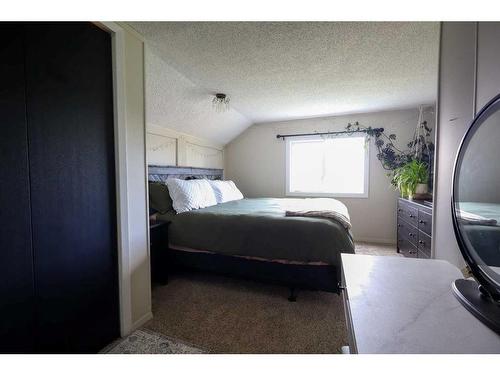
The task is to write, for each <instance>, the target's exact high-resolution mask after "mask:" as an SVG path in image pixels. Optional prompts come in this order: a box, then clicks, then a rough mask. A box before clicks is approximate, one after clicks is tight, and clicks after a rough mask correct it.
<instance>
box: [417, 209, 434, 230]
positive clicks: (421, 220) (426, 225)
mask: <svg viewBox="0 0 500 375" xmlns="http://www.w3.org/2000/svg"><path fill="white" fill-rule="evenodd" d="M418 229H420V230H421V231H422V232H424V233H426V234H428V235H429V236H431V235H432V214H430V213H427V212H425V211H423V210H418Z"/></svg>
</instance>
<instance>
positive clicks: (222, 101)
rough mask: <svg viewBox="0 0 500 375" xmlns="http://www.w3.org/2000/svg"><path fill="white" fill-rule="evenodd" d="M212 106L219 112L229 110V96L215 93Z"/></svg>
mask: <svg viewBox="0 0 500 375" xmlns="http://www.w3.org/2000/svg"><path fill="white" fill-rule="evenodd" d="M212 106H213V107H214V110H215V112H217V113H222V112H226V111H229V98H228V97H227V95H226V94H221V93H218V94H215V97H214V98H213V100H212Z"/></svg>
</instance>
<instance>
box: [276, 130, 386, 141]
mask: <svg viewBox="0 0 500 375" xmlns="http://www.w3.org/2000/svg"><path fill="white" fill-rule="evenodd" d="M370 130H371V131H373V132H383V131H384V128H374V129H370ZM367 131H368V129H355V130H343V131H338V132H323V133H301V134H278V135H276V138H278V139H279V138H283V140H285V138H292V137H306V136H309V135H338V134H352V133H366V132H367Z"/></svg>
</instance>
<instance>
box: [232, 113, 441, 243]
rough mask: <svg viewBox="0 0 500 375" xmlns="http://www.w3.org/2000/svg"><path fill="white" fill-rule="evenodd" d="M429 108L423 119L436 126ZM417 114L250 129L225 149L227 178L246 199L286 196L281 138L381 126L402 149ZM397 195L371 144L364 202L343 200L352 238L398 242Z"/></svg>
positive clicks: (286, 123)
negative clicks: (348, 127)
mask: <svg viewBox="0 0 500 375" xmlns="http://www.w3.org/2000/svg"><path fill="white" fill-rule="evenodd" d="M433 112H434V111H433V108H430V109H427V110H426V112H425V117H424V118H425V119H426V120H427V121H428V123H429V125H430V126H431V127H434V123H435V120H434V113H433ZM417 120H418V109H417V108H415V109H408V110H398V111H387V112H377V113H362V114H355V115H347V116H339V117H323V118H311V119H304V120H293V121H284V122H275V123H267V124H257V125H253V126H251V127H250V128H249V129H247V130H246V131H245V132H244V133H243V134H241V135H240V136H239V137H237V138H236V139H235V140H233V141H232V142H231V143H229V144H228V145H227V146H226V148H225V173H226V177H227V178H229V179H233V180H234V181H235V182H236V184H237V185H238V187H239V188H240V189H241V190H242V192H243V194H245V195H246V196H248V197H283V196H285V142H284V141H283V140H281V139H277V138H276V135H277V134H279V133H281V134H284V133H302V132H314V131H329V130H332V131H333V130H344V128H345V126H346V125H347V123H348V122H351V123H352V122H355V121H358V122H359V123H360V124H362V125H364V126H372V127H383V128H385V129H386V131H387V134H390V133H395V134H396V136H397V141H396V143H397V144H398V145H401V146H402V147H404V146H405V145H406V144H407V143H408V142H409V141H410V140H411V137H412V135H413V131H414V129H415V127H416V125H417ZM397 197H398V193H397V192H396V191H395V190H394V189H393V188H392V187H391V185H390V180H389V178H388V177H387V171H385V170H384V169H383V168H382V166H381V164H380V162H379V161H378V159H377V158H376V147H375V145H374V144H373V141H372V142H371V144H370V186H369V197H368V198H342V199H340V198H339V200H341V201H342V202H344V203H345V204H346V205H347V207H348V209H349V213H350V215H351V220H352V223H353V234H354V237H355V239H357V240H364V241H376V242H386V243H395V242H396V201H397Z"/></svg>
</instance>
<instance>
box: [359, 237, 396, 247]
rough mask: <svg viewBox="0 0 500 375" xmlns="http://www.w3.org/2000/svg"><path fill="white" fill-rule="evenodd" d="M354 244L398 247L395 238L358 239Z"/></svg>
mask: <svg viewBox="0 0 500 375" xmlns="http://www.w3.org/2000/svg"><path fill="white" fill-rule="evenodd" d="M354 242H371V243H379V244H381V245H396V240H395V239H394V238H378V237H356V238H354Z"/></svg>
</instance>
